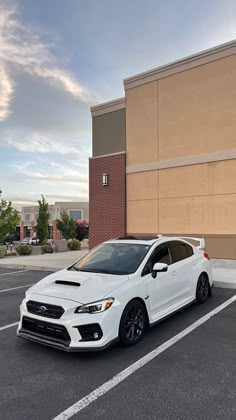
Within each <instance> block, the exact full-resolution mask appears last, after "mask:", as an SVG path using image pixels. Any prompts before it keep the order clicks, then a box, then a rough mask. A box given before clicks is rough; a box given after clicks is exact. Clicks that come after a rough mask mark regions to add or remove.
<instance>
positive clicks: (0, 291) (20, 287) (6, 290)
mask: <svg viewBox="0 0 236 420" xmlns="http://www.w3.org/2000/svg"><path fill="white" fill-rule="evenodd" d="M29 286H33V284H26V285H25V286H17V287H12V288H11V289H4V290H0V293H3V292H9V291H10V290H16V289H22V288H23V287H29Z"/></svg>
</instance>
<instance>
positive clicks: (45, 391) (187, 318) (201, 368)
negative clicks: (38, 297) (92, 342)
mask: <svg viewBox="0 0 236 420" xmlns="http://www.w3.org/2000/svg"><path fill="white" fill-rule="evenodd" d="M13 272H15V270H7V269H6V270H5V269H4V270H0V290H4V289H12V290H9V291H6V292H3V293H0V326H4V325H7V324H10V323H14V322H16V321H17V320H18V319H19V304H20V302H21V300H22V299H23V297H24V294H25V291H26V289H27V287H25V288H19V289H16V287H18V286H19V287H20V286H24V285H27V284H34V283H35V282H36V281H38V280H40V279H41V278H43V277H44V276H45V275H47V273H45V272H37V271H34V272H32V271H22V272H19V273H15V274H13ZM1 274H6V275H2V276H1ZM13 288H14V290H13ZM234 294H235V291H233V290H229V289H227V290H226V289H214V295H213V297H212V298H211V299H209V300H208V301H207V303H206V304H204V305H197V304H193V305H191V306H189V307H187V308H185V309H184V310H182V311H181V312H178V313H177V314H175V315H173V316H172V317H170V318H168V319H166V320H164V321H163V322H161V323H159V324H158V325H156V326H155V327H154V328H152V329H150V330H148V331H147V333H146V335H145V337H144V339H143V341H142V342H141V343H140V344H139V345H137V346H135V347H130V348H123V347H121V346H120V344H116V345H114V346H113V347H111V348H108V349H107V350H105V351H104V352H101V353H64V352H61V351H59V350H54V349H51V348H47V347H44V346H41V345H37V344H35V343H31V342H28V341H25V340H23V339H20V338H17V337H16V327H10V328H7V329H4V330H0V372H1V375H0V378H1V380H0V418H1V419H3V420H10V419H11V420H15V419H16V420H18V419H31V420H49V419H54V418H55V417H56V416H57V415H59V414H60V413H63V412H64V410H66V409H67V408H68V407H70V406H72V405H73V404H74V403H76V402H77V401H79V400H81V399H82V398H84V397H85V396H87V395H89V394H90V393H91V392H93V391H94V390H96V389H97V388H98V387H100V386H101V385H103V384H104V383H106V382H107V381H109V380H110V379H111V378H113V377H114V376H115V375H117V374H118V373H119V372H121V371H123V370H124V369H126V368H129V367H130V366H131V365H132V364H133V363H134V362H136V361H138V360H139V359H140V358H142V357H144V356H146V355H147V354H149V353H150V352H151V351H153V350H154V349H156V348H157V347H159V346H161V345H162V344H164V343H166V342H167V340H169V339H171V338H172V337H174V336H176V335H177V334H179V333H181V332H182V331H183V330H184V329H185V328H187V327H189V326H190V325H192V324H193V323H194V322H196V321H197V320H199V319H200V318H201V317H202V316H204V315H206V314H208V313H209V312H211V311H212V310H213V309H214V308H217V307H219V305H221V304H222V303H224V302H225V301H227V300H228V299H230V298H231V297H232V296H234ZM235 320H236V303H235V302H233V303H231V304H230V305H229V306H227V307H226V308H225V309H223V310H222V311H221V312H219V313H218V314H217V315H215V316H213V317H212V318H211V319H209V320H208V321H207V322H205V323H204V324H203V325H201V326H199V327H198V328H196V329H195V330H194V331H192V332H191V333H190V334H188V335H186V336H185V337H184V338H182V339H181V340H179V341H178V342H176V343H174V344H173V345H172V346H171V347H170V348H168V349H167V350H165V351H164V352H162V353H161V354H159V355H158V356H157V357H155V358H154V359H152V360H150V362H149V363H147V364H146V365H145V366H143V367H141V368H140V369H138V370H136V371H135V372H134V373H133V374H132V375H130V376H129V377H128V378H126V379H125V380H124V381H122V382H120V383H119V384H118V385H117V386H115V387H114V388H113V389H111V390H110V391H109V392H106V393H105V394H104V395H103V396H101V397H100V398H98V399H97V400H96V401H93V402H92V400H91V401H90V400H89V404H88V405H87V407H85V408H84V409H83V410H80V411H79V412H77V411H76V410H74V411H73V410H72V412H71V413H72V414H74V417H73V418H75V419H76V418H77V419H88V418H89V419H90V418H91V419H93V418H96V419H97V418H98V419H100V418H101V419H104V418H105V419H108V418H109V419H110V418H112V419H126V418H137V419H161V420H162V419H175V420H177V419H181V420H184V419H188V420H189V419H191V420H192V419H193V420H194V419H200V418H202V419H204V420H205V419H206V420H208V419H209V420H210V419H212V420H213V419H214V420H217V419H220V420H222V419H223V420H224V419H225V420H231V419H235V418H236V382H235V378H236V351H235V350H236V344H235V343H236V321H235ZM66 418H69V417H66V416H64V417H63V416H61V417H60V419H61V420H62V419H66Z"/></svg>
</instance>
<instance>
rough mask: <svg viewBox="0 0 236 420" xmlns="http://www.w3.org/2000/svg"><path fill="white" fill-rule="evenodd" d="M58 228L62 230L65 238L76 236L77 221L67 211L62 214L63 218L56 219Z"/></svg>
mask: <svg viewBox="0 0 236 420" xmlns="http://www.w3.org/2000/svg"><path fill="white" fill-rule="evenodd" d="M56 223H57V229H58V230H60V232H61V233H62V235H63V237H64V238H65V239H67V240H68V239H73V238H75V221H74V219H72V217H70V216H68V214H66V213H65V212H63V213H62V214H61V219H57V220H56Z"/></svg>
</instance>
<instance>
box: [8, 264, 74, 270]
mask: <svg viewBox="0 0 236 420" xmlns="http://www.w3.org/2000/svg"><path fill="white" fill-rule="evenodd" d="M67 267H68V266H65V267H58V266H57V267H55V266H54V267H45V266H35V265H28V264H27V265H26V264H4V265H1V264H0V268H11V269H15V270H29V271H53V272H56V271H59V270H63V268H67Z"/></svg>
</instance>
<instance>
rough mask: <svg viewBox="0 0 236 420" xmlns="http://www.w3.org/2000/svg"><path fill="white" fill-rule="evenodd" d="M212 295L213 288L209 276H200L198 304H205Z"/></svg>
mask: <svg viewBox="0 0 236 420" xmlns="http://www.w3.org/2000/svg"><path fill="white" fill-rule="evenodd" d="M210 295H211V287H210V284H209V280H208V276H207V274H206V273H202V274H201V275H200V276H199V279H198V282H197V288H196V300H197V302H198V303H204V302H206V300H207V299H208V296H210Z"/></svg>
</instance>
